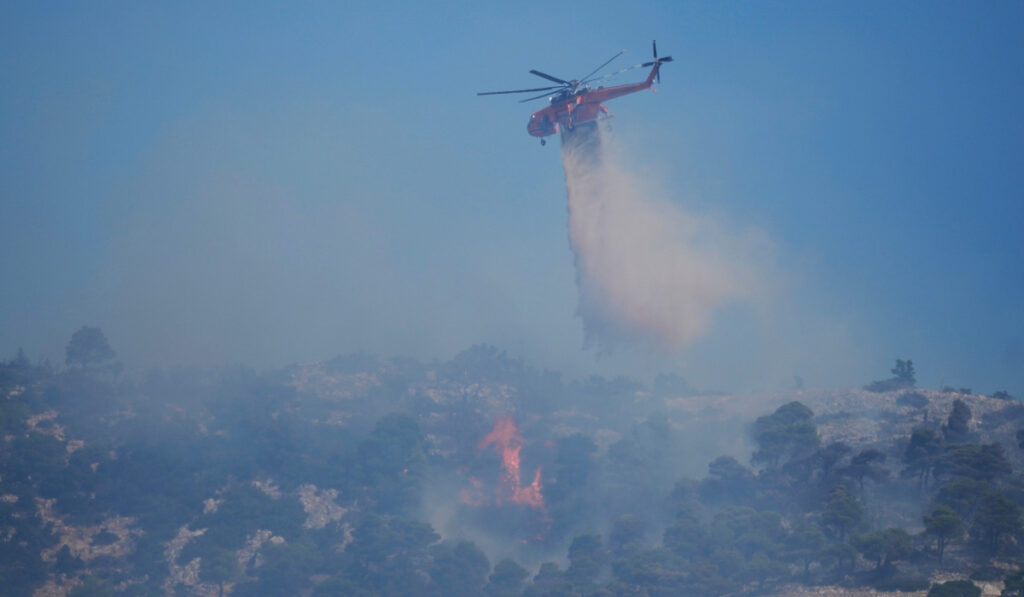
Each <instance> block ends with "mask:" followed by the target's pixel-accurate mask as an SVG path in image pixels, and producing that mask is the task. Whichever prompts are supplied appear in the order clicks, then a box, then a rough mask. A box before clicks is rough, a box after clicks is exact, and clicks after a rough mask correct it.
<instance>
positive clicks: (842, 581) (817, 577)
mask: <svg viewBox="0 0 1024 597" xmlns="http://www.w3.org/2000/svg"><path fill="white" fill-rule="evenodd" d="M0 406H2V411H0V424H2V426H3V444H2V445H3V451H2V454H0V511H2V513H3V520H4V522H3V525H2V528H0V537H2V542H0V580H2V582H0V594H6V595H28V594H34V595H39V596H43V595H47V596H49V595H53V596H63V595H74V596H81V595H120V594H125V595H221V594H224V595H227V594H233V595H281V594H298V595H318V596H319V595H364V594H365V595H369V594H384V595H392V594H393V595H480V594H487V595H520V594H523V595H609V594H612V595H671V594H680V593H684V594H723V595H724V594H796V593H797V592H798V591H803V593H800V594H856V593H855V591H864V592H865V593H861V594H876V593H877V592H878V591H892V590H898V589H901V590H907V591H918V592H919V594H924V593H923V591H924V590H926V589H927V588H928V587H929V586H930V585H931V584H932V583H933V582H934V581H939V580H943V581H945V580H952V579H966V578H972V577H973V578H974V579H976V580H977V582H978V585H979V586H981V584H982V583H987V584H986V590H987V591H989V592H992V591H997V592H998V590H1001V589H1002V587H1003V580H1004V577H1005V576H1006V575H1007V574H1011V576H1012V573H1015V572H1016V571H1017V569H1018V568H1019V567H1020V566H1021V564H1022V563H1024V550H1022V542H1021V541H1020V537H1021V532H1022V526H1021V518H1020V516H1021V507H1022V506H1024V485H1022V484H1021V482H1020V471H1021V470H1024V468H1022V467H1024V460H1022V456H1024V454H1022V451H1021V449H1019V448H1018V445H1017V432H1018V430H1019V429H1021V428H1022V427H1024V406H1022V405H1021V404H1020V403H1018V402H1016V401H1014V400H1012V399H1009V397H1007V396H1003V397H1001V398H991V397H985V396H980V395H975V394H969V393H960V392H957V391H934V390H926V389H917V388H913V387H910V386H906V387H903V388H900V389H896V390H892V391H885V392H871V391H867V390H863V389H847V390H825V389H821V390H816V389H801V390H794V391H792V392H789V393H775V394H751V395H704V394H701V393H699V392H695V391H693V390H692V389H690V388H689V387H687V386H686V384H685V383H684V382H683V381H682V380H680V379H678V378H674V377H671V376H660V377H659V378H658V379H656V380H655V382H654V383H653V384H651V387H646V386H644V385H643V384H641V383H639V382H637V381H635V380H630V379H624V378H620V379H611V380H609V379H604V378H600V377H593V378H590V379H586V380H576V381H568V382H567V381H564V380H563V379H562V378H561V376H560V375H558V374H557V373H553V372H546V371H540V370H537V369H535V368H533V367H531V366H530V365H528V364H526V363H524V362H522V361H520V360H517V359H511V358H508V357H507V356H506V355H504V354H503V353H501V352H499V351H497V350H496V349H493V348H490V347H482V346H478V347H474V348H472V349H469V350H467V351H465V352H463V353H461V354H459V355H458V356H456V357H455V358H454V359H452V360H451V361H447V362H432V363H422V362H417V361H414V360H411V359H386V358H379V357H373V356H366V355H351V356H347V357H341V358H337V359H333V360H330V361H322V362H314V363H304V364H299V365H294V366H290V367H287V368H284V369H280V370H276V371H270V372H266V373H257V372H254V371H251V370H247V369H245V368H227V369H215V370H203V369H177V370H167V371H157V372H152V373H150V374H149V375H147V376H146V377H145V378H144V379H139V380H131V379H128V378H126V377H125V376H123V375H122V374H121V373H120V372H119V370H118V368H117V367H112V366H110V364H109V363H106V364H97V363H90V362H82V363H76V364H73V365H71V366H69V367H68V368H66V369H61V370H56V369H53V368H52V367H47V366H40V365H34V364H30V363H28V362H27V361H25V360H24V359H23V358H17V359H14V360H12V361H10V362H7V363H4V364H3V365H0ZM1014 578H1016V579H1017V580H1016V581H1014V580H1013V579H1014ZM1013 582H1020V576H1019V575H1018V576H1016V577H1012V578H1011V582H1010V584H1009V585H1008V586H1010V587H1011V588H1012V586H1013ZM1007 594H1009V593H1007ZM1014 594H1017V593H1014Z"/></svg>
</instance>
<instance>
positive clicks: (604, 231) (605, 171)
mask: <svg viewBox="0 0 1024 597" xmlns="http://www.w3.org/2000/svg"><path fill="white" fill-rule="evenodd" d="M573 135H576V136H577V138H576V139H573V138H571V137H570V138H567V139H563V144H562V161H563V166H564V168H565V180H566V187H567V189H568V194H569V242H570V244H571V246H572V250H573V253H574V254H575V257H576V271H577V284H578V286H579V293H580V302H579V315H580V317H581V318H582V320H583V326H584V331H585V333H586V344H587V345H588V346H590V345H594V344H596V345H597V346H598V347H599V348H600V349H601V350H602V351H608V350H610V349H611V348H612V347H613V346H614V345H615V344H618V343H621V342H632V343H635V342H637V341H640V342H642V343H646V344H648V345H650V346H653V347H655V348H658V349H662V350H667V351H674V350H678V349H682V348H685V347H686V346H687V345H689V344H690V343H691V342H693V341H694V340H695V339H697V338H699V337H700V336H702V335H703V334H705V333H706V332H707V331H708V330H709V328H710V326H711V324H712V321H713V318H714V315H715V311H716V309H718V308H719V307H722V306H724V305H726V304H728V303H729V302H731V301H736V300H740V299H744V298H745V297H750V296H751V295H752V293H753V291H754V288H753V287H754V286H755V285H756V284H757V282H756V281H755V278H756V276H755V275H754V274H755V271H756V270H757V268H755V267H753V261H754V259H753V255H754V252H755V251H756V249H754V248H753V246H752V245H753V244H755V243H754V242H752V240H751V238H750V237H749V236H747V235H743V234H738V233H730V232H726V231H724V230H723V229H722V228H721V227H720V226H719V225H717V224H716V222H715V220H714V219H713V218H711V217H709V216H701V215H695V214H693V213H687V212H686V211H684V210H683V209H681V208H680V207H679V206H677V205H676V204H673V203H671V202H669V201H668V199H667V198H666V197H665V196H664V195H663V194H662V193H659V192H657V190H656V189H654V188H652V187H654V186H656V185H652V184H650V183H648V182H647V181H646V180H643V179H641V177H639V176H637V175H635V174H632V173H630V172H629V171H627V169H626V168H624V167H623V166H621V165H620V162H621V160H618V159H616V158H615V152H614V151H612V150H611V149H610V148H609V147H608V143H609V142H610V138H609V137H608V136H607V135H605V134H603V132H602V131H601V129H600V128H599V127H592V128H590V129H577V131H576V132H575V133H573ZM585 136H592V137H590V138H587V137H585Z"/></svg>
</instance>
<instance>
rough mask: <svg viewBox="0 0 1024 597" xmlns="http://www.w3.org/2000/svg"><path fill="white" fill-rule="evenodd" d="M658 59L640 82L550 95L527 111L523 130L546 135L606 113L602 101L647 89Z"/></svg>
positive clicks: (655, 70) (651, 80) (655, 72)
mask: <svg viewBox="0 0 1024 597" xmlns="http://www.w3.org/2000/svg"><path fill="white" fill-rule="evenodd" d="M660 66H661V65H660V63H656V64H655V65H654V68H652V69H651V74H650V75H648V76H647V80H646V81H643V82H642V83H631V84H628V85H616V86H614V87H598V88H597V89H590V88H588V87H583V88H581V89H578V90H576V91H574V92H561V93H558V94H556V95H553V96H552V97H551V98H550V102H551V105H549V106H548V107H546V108H544V109H542V110H537V111H536V112H534V113H533V114H531V115H530V122H528V123H527V125H526V131H527V132H528V133H530V134H531V135H533V136H534V137H542V138H543V137H547V136H549V135H554V134H556V133H558V132H559V130H570V131H571V130H572V129H573V128H574V127H575V126H576V125H577V124H579V123H581V122H588V121H591V120H594V119H596V118H598V117H600V116H601V115H602V114H604V115H607V114H608V108H606V107H605V106H604V104H603V103H602V102H606V101H608V100H610V99H615V98H617V97H621V96H623V95H628V94H630V93H636V92H637V91H643V90H644V89H650V88H651V85H652V83H653V82H654V79H655V77H657V76H658V68H659V67H660Z"/></svg>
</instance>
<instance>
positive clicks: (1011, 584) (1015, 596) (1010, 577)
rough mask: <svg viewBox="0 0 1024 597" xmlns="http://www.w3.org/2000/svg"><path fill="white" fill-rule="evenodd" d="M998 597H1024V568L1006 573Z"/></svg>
mask: <svg viewBox="0 0 1024 597" xmlns="http://www.w3.org/2000/svg"><path fill="white" fill-rule="evenodd" d="M1000 597H1024V568H1020V569H1019V570H1017V571H1016V572H1011V573H1009V574H1007V575H1006V578H1005V579H1003V592H1002V593H1000Z"/></svg>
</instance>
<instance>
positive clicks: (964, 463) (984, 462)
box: [935, 443, 1013, 481]
mask: <svg viewBox="0 0 1024 597" xmlns="http://www.w3.org/2000/svg"><path fill="white" fill-rule="evenodd" d="M1012 472H1013V467H1012V466H1011V465H1010V462H1009V461H1008V460H1007V459H1006V456H1005V454H1004V452H1003V446H1002V445H1000V444H998V443H994V444H984V445H978V444H953V445H951V446H949V447H948V448H946V451H945V453H943V454H942V456H941V457H940V458H939V459H938V460H937V461H936V464H935V475H936V476H937V477H943V478H950V479H955V478H957V477H966V478H968V479H975V480H978V481H991V480H993V479H995V478H996V477H1001V476H1004V475H1009V474H1010V473H1012Z"/></svg>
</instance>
